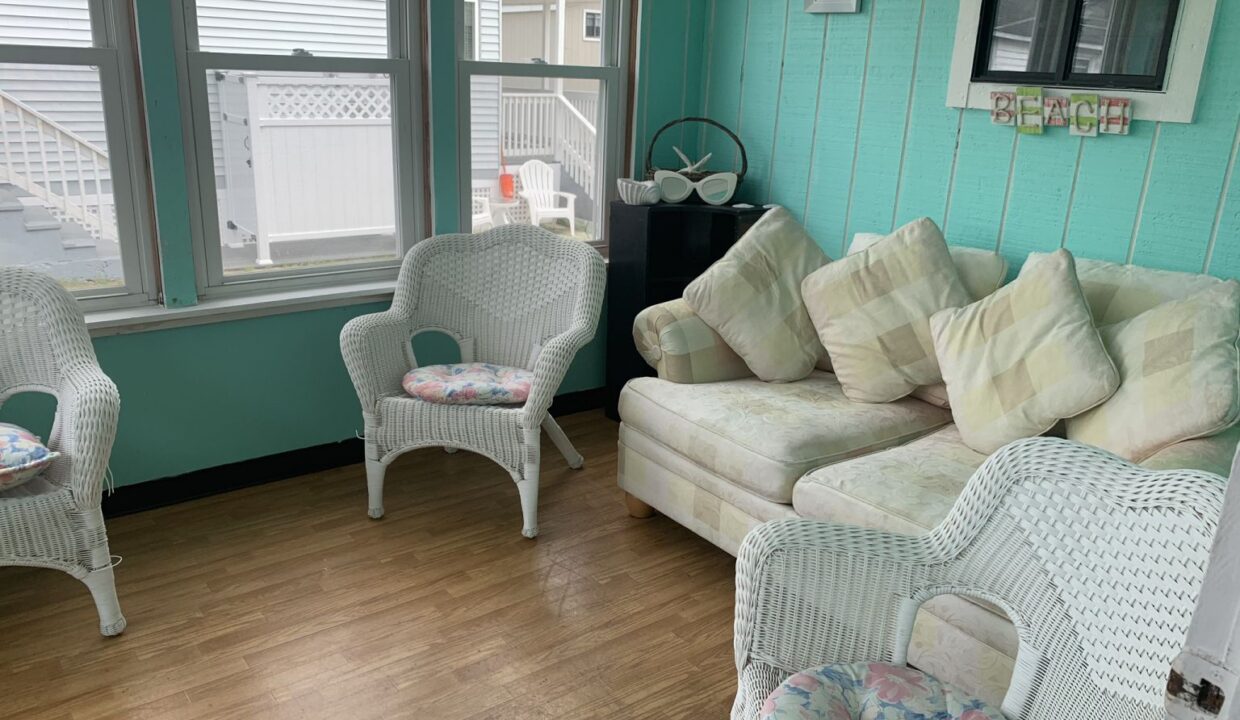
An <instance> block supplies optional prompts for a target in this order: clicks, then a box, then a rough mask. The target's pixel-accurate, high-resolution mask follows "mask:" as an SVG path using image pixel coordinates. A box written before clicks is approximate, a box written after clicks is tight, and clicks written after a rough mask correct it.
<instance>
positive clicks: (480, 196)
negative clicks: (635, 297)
mask: <svg viewBox="0 0 1240 720" xmlns="http://www.w3.org/2000/svg"><path fill="white" fill-rule="evenodd" d="M471 5H476V9H477V14H476V24H475V26H474V27H473V28H472V29H471V28H469V27H468V26H467V24H466V22H465V18H466V14H467V13H468V12H470V10H471V8H470V6H471ZM458 8H459V10H458V25H459V27H460V28H461V32H459V33H458V35H457V37H458V38H460V39H461V47H460V53H459V57H460V73H459V79H460V83H459V85H458V86H459V87H460V88H462V89H463V91H462V92H461V93H460V94H459V97H460V102H461V107H460V113H459V114H460V117H461V118H462V120H463V121H464V122H462V127H463V130H464V132H465V137H467V138H468V142H462V143H461V158H460V167H461V170H462V172H461V180H462V186H461V197H462V203H461V205H462V207H461V215H462V222H463V226H464V227H467V228H471V229H472V230H474V231H481V230H485V229H488V228H491V227H495V226H497V225H504V224H508V223H527V224H532V225H538V226H540V227H543V228H545V229H547V230H550V231H552V232H555V233H558V234H561V235H566V236H571V237H575V238H577V239H579V240H582V241H584V242H590V243H594V244H602V243H604V241H605V237H604V234H603V227H604V218H605V213H606V208H607V200H608V199H609V197H610V196H611V194H612V191H611V189H612V188H613V187H614V186H615V178H616V177H617V174H618V172H619V168H620V166H621V162H622V158H621V156H622V154H623V146H624V143H623V130H622V127H623V122H622V118H623V117H624V111H623V107H622V103H623V98H624V97H625V91H624V87H623V85H624V83H625V82H626V81H627V73H626V71H625V68H624V67H623V64H624V63H625V62H626V58H627V54H626V53H622V52H621V51H620V48H621V47H625V46H626V45H625V43H626V42H627V33H628V31H629V28H628V18H629V0H534V1H533V2H522V3H520V4H510V3H505V2H503V1H502V0H469V1H468V2H466V1H465V0H462V1H461V2H458ZM578 28H585V33H584V35H585V37H583V35H582V34H579V32H578ZM470 32H472V33H473V36H472V37H473V38H475V39H476V47H477V51H476V53H475V54H473V55H471V53H470V49H469V44H468V43H469V40H470V39H471V36H470V34H469V33H470ZM591 34H593V37H591Z"/></svg>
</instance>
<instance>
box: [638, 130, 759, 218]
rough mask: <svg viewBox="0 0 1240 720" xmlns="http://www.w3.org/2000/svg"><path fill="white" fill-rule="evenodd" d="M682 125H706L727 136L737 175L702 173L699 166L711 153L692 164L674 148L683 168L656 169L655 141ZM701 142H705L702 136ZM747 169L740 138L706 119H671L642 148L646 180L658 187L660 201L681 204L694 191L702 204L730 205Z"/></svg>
mask: <svg viewBox="0 0 1240 720" xmlns="http://www.w3.org/2000/svg"><path fill="white" fill-rule="evenodd" d="M685 123H697V124H703V125H709V126H711V127H713V128H715V129H717V130H719V131H720V132H722V133H723V134H725V135H727V137H728V139H730V140H731V141H732V142H733V143H734V144H735V145H736V150H737V155H738V156H739V159H740V165H741V168H740V172H732V171H730V170H729V171H726V172H714V171H711V170H704V169H703V166H704V165H706V163H707V162H709V161H710V159H711V157H712V156H713V155H714V153H707V154H706V156H705V157H703V158H702V159H701V160H698V161H697V162H694V161H692V160H690V159H689V157H688V156H687V155H685V153H684V151H682V150H681V149H680V148H678V147H675V146H673V147H672V149H673V150H675V151H676V155H677V156H679V157H680V160H681V162H683V163H684V167H683V168H681V169H680V170H666V169H662V168H659V167H656V166H655V165H654V150H655V146H656V145H658V143H659V138H660V137H662V135H663V133H664V132H666V131H668V130H670V129H672V128H674V127H676V126H678V125H682V124H685ZM682 137H683V135H682ZM701 139H703V140H705V138H704V137H702V138H701ZM729 154H730V153H729ZM748 170H749V157H748V156H747V155H746V153H745V146H744V145H743V144H742V143H741V139H740V138H738V137H737V136H736V133H734V132H732V131H731V130H729V129H728V128H727V127H725V126H724V125H722V124H720V123H719V122H717V121H715V120H711V119H710V118H704V117H685V118H681V119H679V120H672V121H671V122H669V123H667V124H666V125H664V126H663V127H661V128H659V129H658V131H657V132H655V134H654V136H653V137H652V138H651V139H650V145H649V146H648V147H647V148H646V177H647V178H648V179H650V180H653V181H654V183H655V186H656V187H657V188H658V193H659V197H660V198H662V199H663V201H664V202H669V203H680V202H685V201H686V200H688V199H689V198H690V197H691V196H692V195H693V194H694V193H695V192H696V193H697V194H698V197H700V198H701V199H702V201H703V202H705V203H708V204H710V205H724V204H726V203H728V202H730V201H731V200H732V198H733V197H734V196H735V195H736V190H737V188H738V187H739V186H740V184H741V183H742V182H744V180H745V175H746V173H747V172H748Z"/></svg>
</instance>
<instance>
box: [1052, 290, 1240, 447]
mask: <svg viewBox="0 0 1240 720" xmlns="http://www.w3.org/2000/svg"><path fill="white" fill-rule="evenodd" d="M1099 332H1101V334H1102V341H1103V343H1104V344H1105V345H1106V347H1107V350H1108V351H1110V353H1111V357H1112V359H1114V360H1115V363H1116V365H1117V366H1118V367H1119V374H1120V386H1119V390H1117V391H1116V392H1115V394H1114V395H1113V396H1111V398H1110V399H1109V400H1107V401H1106V402H1104V403H1103V404H1101V405H1099V406H1098V407H1096V408H1094V409H1093V410H1090V411H1089V412H1086V413H1082V414H1081V415H1078V416H1076V417H1074V418H1072V419H1070V420H1068V422H1067V430H1068V438H1069V439H1072V440H1077V441H1079V442H1083V443H1088V444H1090V445H1094V446H1096V447H1100V448H1102V449H1104V450H1108V451H1110V452H1113V453H1115V454H1116V455H1119V456H1120V457H1122V458H1125V459H1126V460H1129V461H1131V462H1141V461H1143V460H1145V459H1146V458H1148V457H1150V456H1151V455H1153V454H1154V453H1156V452H1158V451H1159V450H1161V449H1163V448H1165V447H1167V446H1168V445H1172V444H1174V443H1177V442H1180V441H1181V440H1188V439H1191V438H1196V437H1204V436H1207V435H1213V434H1215V433H1218V432H1221V431H1223V430H1225V429H1227V428H1228V427H1231V426H1232V425H1234V424H1235V423H1236V421H1237V420H1238V419H1240V377H1238V374H1240V351H1238V350H1237V341H1240V283H1237V282H1236V281H1235V280H1228V281H1226V282H1222V283H1220V284H1219V285H1218V286H1217V287H1214V288H1211V289H1208V290H1203V291H1201V292H1199V293H1197V294H1196V295H1193V296H1191V297H1188V298H1185V299H1183V300H1174V301H1171V302H1168V303H1163V304H1162V305H1159V306H1157V307H1155V308H1153V309H1152V310H1147V311H1146V312H1144V313H1142V314H1140V315H1138V316H1137V317H1135V318H1132V319H1131V320H1127V321H1125V322H1122V323H1117V324H1115V325H1109V326H1107V327H1104V328H1102V329H1101V330H1100V331H1099Z"/></svg>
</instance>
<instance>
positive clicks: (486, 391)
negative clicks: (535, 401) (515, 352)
mask: <svg viewBox="0 0 1240 720" xmlns="http://www.w3.org/2000/svg"><path fill="white" fill-rule="evenodd" d="M533 380H534V373H532V372H530V371H529V370H522V369H521V368H514V367H506V366H503V365H491V364H490V363H456V364H453V365H427V366H426V367H420V368H415V369H413V370H410V371H409V372H408V373H406V374H405V378H404V380H402V381H401V386H402V387H404V388H405V392H407V393H409V395H410V396H412V397H415V398H417V399H419V400H425V401H426V402H433V403H445V404H449V405H512V404H516V403H523V402H525V400H526V398H528V397H529V396H530V386H531V384H532V383H533Z"/></svg>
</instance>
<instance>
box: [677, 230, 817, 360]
mask: <svg viewBox="0 0 1240 720" xmlns="http://www.w3.org/2000/svg"><path fill="white" fill-rule="evenodd" d="M830 261H831V259H830V258H828V257H827V256H826V255H825V254H824V253H823V252H822V250H821V249H819V247H818V244H817V243H815V242H814V239H813V238H812V237H810V236H809V234H808V233H806V232H805V228H803V227H801V224H800V223H798V222H797V221H796V219H795V218H793V217H792V215H791V214H789V213H788V211H787V210H785V209H783V208H781V207H776V208H772V209H771V210H768V211H767V213H766V214H765V215H763V216H762V217H761V218H760V219H759V220H758V222H756V223H754V226H753V227H751V228H750V229H749V231H748V232H746V233H745V234H744V235H743V236H742V237H741V239H740V240H738V241H737V242H736V244H735V245H733V246H732V248H731V249H730V250H728V252H727V254H726V255H724V256H723V257H722V258H720V259H719V261H718V262H716V263H715V264H714V265H711V266H710V267H709V268H708V269H707V270H706V272H704V273H702V274H701V275H700V276H699V277H698V278H697V279H696V280H694V281H693V282H691V283H689V286H688V287H687V288H685V293H684V298H685V300H686V301H687V302H688V303H689V306H690V307H691V308H693V311H694V312H696V313H697V314H698V316H699V317H701V318H702V320H703V321H704V322H705V323H706V324H707V325H709V326H710V327H712V328H714V330H715V332H717V333H719V335H720V336H722V337H723V339H724V340H725V341H727V343H728V346H729V347H731V348H732V349H733V350H735V351H736V354H737V355H740V356H741V358H742V359H743V360H744V361H745V364H746V365H748V366H749V369H750V370H752V371H753V374H754V375H757V376H758V377H759V378H761V379H763V380H766V381H768V382H791V381H794V380H800V379H802V378H804V377H806V376H808V375H809V374H810V373H811V372H813V370H814V364H815V363H817V362H818V361H819V359H820V358H821V357H822V354H823V349H822V344H821V343H819V342H818V336H817V334H815V332H814V325H813V323H811V322H810V319H809V315H808V314H806V312H805V304H804V303H802V302H801V280H802V279H803V278H804V277H805V276H806V275H809V274H810V273H812V272H813V271H815V270H817V269H818V268H820V267H822V266H823V265H825V264H827V263H829V262H830Z"/></svg>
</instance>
